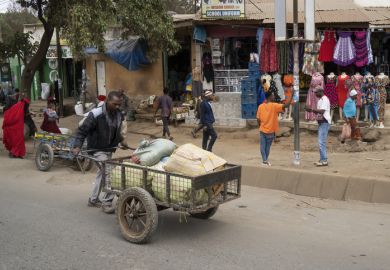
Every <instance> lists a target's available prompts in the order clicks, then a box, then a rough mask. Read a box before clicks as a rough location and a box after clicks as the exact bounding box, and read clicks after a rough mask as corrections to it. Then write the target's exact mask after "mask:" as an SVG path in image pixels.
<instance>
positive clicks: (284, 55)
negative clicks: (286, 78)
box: [277, 42, 290, 74]
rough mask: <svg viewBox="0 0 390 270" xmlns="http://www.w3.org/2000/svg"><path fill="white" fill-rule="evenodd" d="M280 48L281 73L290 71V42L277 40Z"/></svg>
mask: <svg viewBox="0 0 390 270" xmlns="http://www.w3.org/2000/svg"><path fill="white" fill-rule="evenodd" d="M277 48H278V53H279V56H278V60H279V73H280V74H286V73H288V67H289V61H290V45H289V43H288V42H277Z"/></svg>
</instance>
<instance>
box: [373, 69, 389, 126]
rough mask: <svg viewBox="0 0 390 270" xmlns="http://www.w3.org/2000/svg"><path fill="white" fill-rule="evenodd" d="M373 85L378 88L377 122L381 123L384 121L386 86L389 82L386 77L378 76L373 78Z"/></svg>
mask: <svg viewBox="0 0 390 270" xmlns="http://www.w3.org/2000/svg"><path fill="white" fill-rule="evenodd" d="M375 83H376V85H377V87H378V92H379V108H378V114H379V122H381V123H383V122H384V121H385V107H386V99H387V92H386V86H387V85H389V83H390V80H389V77H388V76H383V77H381V76H380V75H378V76H376V77H375Z"/></svg>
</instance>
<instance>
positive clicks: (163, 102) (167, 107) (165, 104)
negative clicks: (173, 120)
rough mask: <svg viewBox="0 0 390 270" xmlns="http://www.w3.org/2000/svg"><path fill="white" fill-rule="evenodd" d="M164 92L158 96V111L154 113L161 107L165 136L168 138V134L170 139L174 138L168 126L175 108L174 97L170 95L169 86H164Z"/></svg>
mask: <svg viewBox="0 0 390 270" xmlns="http://www.w3.org/2000/svg"><path fill="white" fill-rule="evenodd" d="M163 92H164V95H163V96H162V97H159V98H158V106H157V109H156V112H155V113H154V116H156V114H157V112H158V110H159V109H161V118H162V122H163V137H164V138H166V136H168V139H170V140H173V137H171V132H170V131H169V126H168V125H169V118H170V117H171V113H172V110H173V102H172V98H171V97H170V96H169V95H168V93H169V89H168V88H167V87H164V90H163Z"/></svg>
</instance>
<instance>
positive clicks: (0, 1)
mask: <svg viewBox="0 0 390 270" xmlns="http://www.w3.org/2000/svg"><path fill="white" fill-rule="evenodd" d="M10 3H11V0H0V13H3V12H6V11H7V8H8V5H9V4H10Z"/></svg>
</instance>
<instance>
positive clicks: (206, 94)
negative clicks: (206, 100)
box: [204, 90, 213, 97]
mask: <svg viewBox="0 0 390 270" xmlns="http://www.w3.org/2000/svg"><path fill="white" fill-rule="evenodd" d="M212 94H213V91H211V90H207V91H206V92H205V93H204V96H205V97H209V96H211V95H212Z"/></svg>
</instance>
